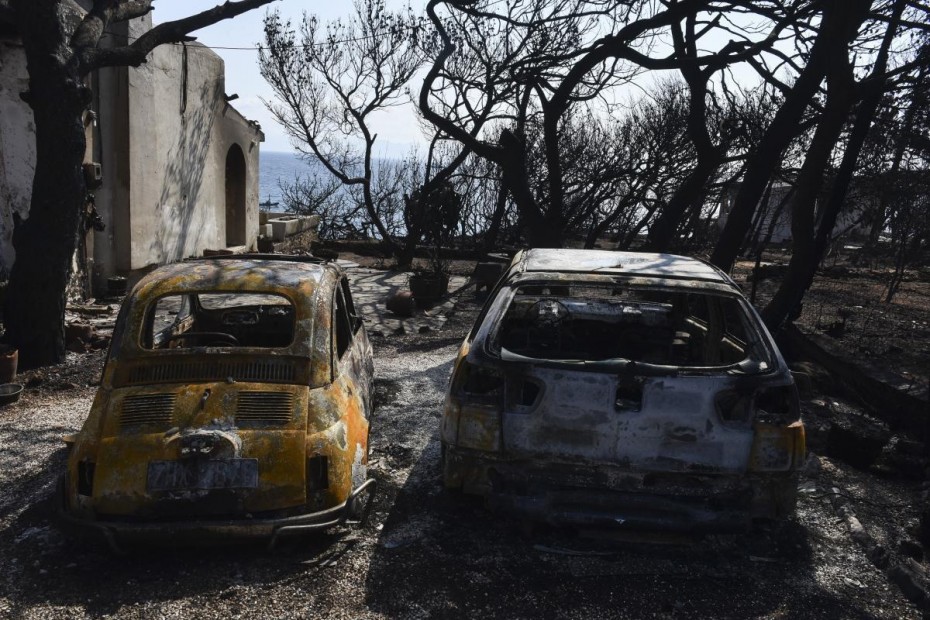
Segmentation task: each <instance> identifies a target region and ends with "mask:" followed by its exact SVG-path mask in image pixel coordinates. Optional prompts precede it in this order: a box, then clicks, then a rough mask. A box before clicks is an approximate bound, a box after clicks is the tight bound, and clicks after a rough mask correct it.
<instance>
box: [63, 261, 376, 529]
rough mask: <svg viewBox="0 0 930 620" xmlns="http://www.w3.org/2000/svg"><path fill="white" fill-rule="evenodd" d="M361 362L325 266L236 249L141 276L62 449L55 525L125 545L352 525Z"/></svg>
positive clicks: (357, 505) (363, 385)
mask: <svg viewBox="0 0 930 620" xmlns="http://www.w3.org/2000/svg"><path fill="white" fill-rule="evenodd" d="M372 374H373V362H372V354H371V345H370V343H369V341H368V337H367V335H366V333H365V329H364V327H363V325H362V321H361V319H360V318H359V317H358V316H357V315H356V313H355V310H354V307H353V304H352V297H351V294H350V291H349V286H348V281H347V279H346V276H345V274H344V273H343V272H342V270H341V269H340V268H339V267H337V266H335V265H332V264H322V263H320V262H319V261H315V262H310V261H308V260H306V259H300V258H298V257H279V256H268V257H264V256H245V257H228V258H215V259H210V260H196V261H187V262H183V263H177V264H174V265H169V266H166V267H162V268H160V269H157V270H155V271H153V272H152V273H151V274H149V275H147V276H146V277H145V278H143V279H142V280H141V281H140V282H139V283H138V284H137V285H136V286H135V287H134V289H133V291H132V292H131V293H130V294H129V295H128V296H127V298H126V300H125V301H124V303H123V305H122V307H121V309H120V314H119V317H118V319H117V323H116V327H115V329H114V333H113V342H112V345H111V350H110V354H109V357H108V359H107V362H106V366H105V368H104V372H103V378H102V381H101V385H100V388H99V390H98V392H97V395H96V397H95V399H94V403H93V405H92V408H91V411H90V414H89V416H88V418H87V420H86V421H85V423H84V425H83V427H82V429H81V431H80V433H78V434H77V435H75V436H72V437H71V438H69V439H66V441H67V443H68V444H69V446H70V451H69V456H68V467H67V472H66V473H65V476H64V480H63V484H62V516H63V517H64V521H65V523H66V524H69V525H72V526H81V527H82V528H84V529H87V528H89V529H91V530H96V531H97V532H99V533H101V534H103V535H104V536H105V537H106V538H107V540H108V541H109V542H110V544H111V545H112V546H114V547H119V546H120V545H121V544H122V543H123V542H124V541H127V540H133V539H137V538H146V539H148V538H152V537H153V536H154V537H171V538H178V537H182V536H184V535H188V536H185V537H187V538H192V539H195V540H202V539H205V538H211V537H220V538H225V537H227V536H229V535H235V536H246V537H266V538H268V539H270V541H271V544H274V542H275V541H276V540H277V539H278V537H279V536H281V535H284V534H290V533H297V532H305V531H308V530H313V529H319V528H322V527H328V526H331V525H334V524H336V523H340V522H343V521H345V520H346V519H348V518H352V517H354V516H357V513H359V512H360V511H361V509H362V506H363V504H365V502H364V501H363V500H364V499H365V498H366V497H367V498H369V499H370V492H371V491H373V488H374V487H373V486H372V483H373V481H371V480H369V479H368V478H367V463H368V435H369V428H368V427H369V422H368V421H369V413H370V411H371V386H372Z"/></svg>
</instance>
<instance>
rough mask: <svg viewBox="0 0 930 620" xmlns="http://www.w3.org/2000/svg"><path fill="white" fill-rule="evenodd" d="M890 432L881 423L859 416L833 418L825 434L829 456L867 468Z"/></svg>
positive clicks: (887, 438)
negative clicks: (826, 434)
mask: <svg viewBox="0 0 930 620" xmlns="http://www.w3.org/2000/svg"><path fill="white" fill-rule="evenodd" d="M889 439H891V433H890V432H889V431H888V430H887V429H885V428H883V427H882V426H881V425H879V424H876V423H874V422H871V421H869V420H867V419H865V418H864V417H861V416H855V417H854V416H850V417H847V418H843V419H837V420H834V422H833V423H832V424H831V426H830V431H829V434H828V436H827V451H828V453H829V455H830V456H832V457H835V458H838V459H841V460H843V461H845V462H847V463H849V464H850V465H852V466H853V467H856V468H859V469H868V468H869V467H870V466H871V465H872V463H874V462H875V460H876V459H877V458H878V457H879V456H880V455H881V453H882V449H883V448H884V447H885V444H887V443H888V441H889Z"/></svg>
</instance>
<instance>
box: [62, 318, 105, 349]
mask: <svg viewBox="0 0 930 620" xmlns="http://www.w3.org/2000/svg"><path fill="white" fill-rule="evenodd" d="M96 331H97V330H96V329H95V328H94V326H93V325H91V324H90V323H84V322H81V321H75V322H73V323H68V324H67V325H65V342H66V343H68V344H71V343H72V342H74V341H75V340H80V341H81V342H82V343H83V342H90V341H91V340H92V339H93V337H94V335H95V334H96Z"/></svg>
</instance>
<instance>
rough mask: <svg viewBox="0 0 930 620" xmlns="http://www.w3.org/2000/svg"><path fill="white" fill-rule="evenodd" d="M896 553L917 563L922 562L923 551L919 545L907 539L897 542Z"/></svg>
mask: <svg viewBox="0 0 930 620" xmlns="http://www.w3.org/2000/svg"><path fill="white" fill-rule="evenodd" d="M898 553H900V554H901V555H903V556H906V557H909V558H914V559H915V560H918V561H920V560H922V559H923V557H924V549H923V547H921V546H920V543H918V542H917V541H916V540H910V539H908V538H904V539H902V540H900V541H898Z"/></svg>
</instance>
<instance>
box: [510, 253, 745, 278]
mask: <svg viewBox="0 0 930 620" xmlns="http://www.w3.org/2000/svg"><path fill="white" fill-rule="evenodd" d="M519 264H520V270H521V271H525V272H532V271H556V272H558V271H564V272H578V273H589V272H590V273H622V274H627V275H636V276H650V277H660V278H663V277H664V278H676V279H692V280H705V281H711V282H721V283H725V284H731V280H730V278H729V277H728V276H727V275H726V274H724V273H723V272H722V271H720V270H719V269H717V268H716V267H714V266H713V265H711V264H709V263H705V262H704V261H702V260H698V259H696V258H689V257H687V256H676V255H675V254H657V253H653V252H615V251H611V250H568V249H532V250H527V251H526V252H524V253H523V255H522V256H520V258H519Z"/></svg>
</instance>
